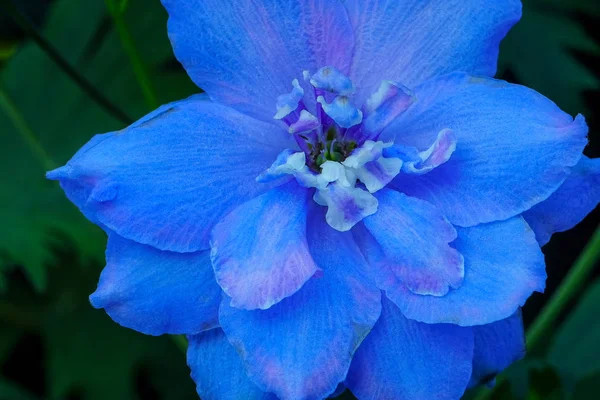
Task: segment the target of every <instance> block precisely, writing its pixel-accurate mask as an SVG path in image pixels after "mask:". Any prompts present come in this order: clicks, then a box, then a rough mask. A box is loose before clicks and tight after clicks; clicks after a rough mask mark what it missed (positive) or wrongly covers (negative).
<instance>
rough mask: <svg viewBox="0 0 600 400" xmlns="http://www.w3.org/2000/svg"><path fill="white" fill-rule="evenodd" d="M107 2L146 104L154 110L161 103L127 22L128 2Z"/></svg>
mask: <svg viewBox="0 0 600 400" xmlns="http://www.w3.org/2000/svg"><path fill="white" fill-rule="evenodd" d="M105 2H106V6H107V8H108V10H109V12H110V14H111V15H112V18H113V22H114V24H115V28H116V29H117V32H118V33H119V37H120V38H121V43H122V45H123V49H124V50H125V52H126V53H127V56H128V57H129V62H130V63H131V66H132V68H133V72H134V74H135V77H136V79H137V81H138V84H139V86H140V88H141V89H142V94H143V95H144V99H145V100H146V105H147V106H148V108H149V109H150V110H154V109H155V108H157V107H158V106H159V104H158V100H157V96H156V93H155V91H154V87H153V85H152V81H151V80H150V74H149V73H148V68H147V66H146V64H145V63H144V62H143V60H142V57H141V56H140V53H139V51H138V50H137V47H136V46H135V42H134V40H133V37H132V36H131V32H130V31H129V28H128V27H127V23H126V22H125V11H126V9H127V4H128V2H125V1H123V0H121V1H119V0H105Z"/></svg>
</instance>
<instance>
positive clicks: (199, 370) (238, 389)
mask: <svg viewBox="0 0 600 400" xmlns="http://www.w3.org/2000/svg"><path fill="white" fill-rule="evenodd" d="M188 341H189V346H188V351H187V359H188V365H189V367H190V369H191V370H192V379H194V381H195V382H196V390H197V391H198V394H199V395H200V397H201V398H202V400H240V399H244V400H277V397H275V395H273V394H270V393H265V392H263V391H261V390H260V389H259V388H258V387H257V386H256V385H255V384H254V383H252V381H251V380H250V379H248V376H247V375H246V371H244V366H243V365H242V361H241V360H240V356H239V354H237V353H236V352H235V349H234V348H233V346H231V344H229V342H228V341H227V337H226V336H225V333H223V331H222V330H221V329H220V328H217V329H213V330H210V331H208V332H203V333H201V334H199V335H194V336H188Z"/></svg>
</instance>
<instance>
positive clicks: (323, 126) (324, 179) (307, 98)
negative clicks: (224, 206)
mask: <svg viewBox="0 0 600 400" xmlns="http://www.w3.org/2000/svg"><path fill="white" fill-rule="evenodd" d="M354 92H355V88H354V85H353V84H352V81H351V80H350V79H349V78H348V77H347V76H345V75H344V74H342V73H341V72H340V71H338V70H337V69H335V68H333V67H323V68H321V69H319V70H318V71H317V72H316V73H315V74H313V75H311V74H310V73H309V72H308V71H305V72H304V73H303V79H302V80H298V79H294V81H293V82H292V91H291V92H290V93H287V94H284V95H281V96H279V98H278V99H277V103H276V107H277V113H276V114H275V117H274V118H275V119H277V120H281V121H283V122H284V123H285V124H286V125H287V127H288V132H289V133H290V134H291V135H292V136H293V137H294V139H295V141H296V143H297V144H298V147H299V150H300V151H294V150H291V149H287V150H284V151H283V152H282V153H281V154H280V155H279V156H278V157H277V159H276V160H275V162H274V163H273V165H272V166H271V167H270V168H269V169H268V170H267V171H265V172H264V173H262V174H261V175H260V176H258V177H257V178H256V179H257V181H258V182H268V181H271V180H274V179H277V178H279V177H281V176H284V175H293V176H294V177H295V178H296V180H297V181H298V183H299V184H300V185H302V186H304V187H307V188H314V189H316V191H315V195H314V197H313V198H314V200H315V202H317V203H318V204H319V205H322V206H325V207H327V208H328V210H327V215H326V218H327V222H328V223H329V225H331V226H332V227H333V228H335V229H337V230H339V231H348V230H350V229H351V228H352V227H353V226H354V225H356V224H357V223H358V222H360V221H361V220H362V219H363V218H365V217H367V216H369V215H372V214H374V213H375V212H376V211H377V207H378V201H377V198H376V197H375V196H373V193H375V192H377V191H379V190H381V189H383V188H384V187H385V186H386V185H387V184H388V183H390V182H391V181H392V180H393V179H394V177H396V175H398V174H399V173H400V171H401V170H403V169H404V168H406V170H407V171H409V173H424V172H423V171H425V172H428V171H429V170H430V169H432V168H433V167H435V166H437V165H439V164H440V163H442V162H445V161H446V160H447V158H449V156H450V154H451V153H452V151H454V148H453V147H452V145H453V144H454V145H455V141H453V136H451V132H450V131H447V134H445V136H443V137H442V141H443V143H442V145H439V143H438V141H440V138H438V141H436V144H438V145H437V147H436V144H434V146H432V149H429V150H427V151H425V152H419V151H418V150H416V149H412V148H400V147H398V146H394V147H392V146H393V143H384V142H382V141H379V136H380V134H381V132H382V131H383V130H384V129H385V128H386V127H387V126H388V125H389V124H390V123H391V122H392V121H393V120H395V119H396V118H397V117H398V116H399V115H401V114H402V113H404V112H405V111H406V110H407V109H408V108H409V107H410V106H411V105H412V103H413V102H414V100H415V98H414V96H413V95H412V94H411V93H410V91H409V90H408V89H406V88H405V87H403V86H402V85H399V84H397V83H394V82H390V81H384V82H382V84H381V86H380V87H379V89H378V90H377V91H376V92H375V93H374V94H373V95H372V96H371V97H370V98H369V99H368V100H367V101H366V103H365V104H364V105H363V106H362V107H361V108H360V109H359V108H357V107H356V106H355V105H354V104H353V102H352V97H353V94H354ZM439 148H441V150H442V152H440V151H439ZM444 151H445V153H444ZM431 160H433V161H431ZM433 163H437V164H436V165H433ZM432 165H433V166H432ZM428 168H429V169H428Z"/></svg>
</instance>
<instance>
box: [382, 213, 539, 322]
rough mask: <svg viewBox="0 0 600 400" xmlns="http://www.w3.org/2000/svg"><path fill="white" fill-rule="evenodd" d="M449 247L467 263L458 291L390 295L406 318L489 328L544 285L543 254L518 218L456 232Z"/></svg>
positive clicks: (528, 229) (408, 291)
mask: <svg viewBox="0 0 600 400" xmlns="http://www.w3.org/2000/svg"><path fill="white" fill-rule="evenodd" d="M457 231H458V238H457V239H456V240H455V241H454V242H453V243H452V246H453V247H454V248H456V249H457V250H458V251H459V252H460V253H461V254H462V255H463V256H464V259H465V278H464V281H463V284H462V285H461V287H460V288H458V289H456V290H451V291H450V292H448V293H447V294H446V295H445V296H442V297H435V296H421V295H417V294H415V293H413V292H411V291H410V290H408V289H404V288H403V287H402V286H400V287H399V288H398V290H396V291H394V292H393V296H392V294H391V293H392V292H388V297H390V299H391V300H392V301H393V302H394V303H396V305H398V307H399V308H400V309H401V310H402V313H403V314H404V315H405V316H406V317H407V318H410V319H414V320H417V321H421V322H425V323H428V324H437V323H450V324H456V325H461V326H473V325H483V324H489V323H491V322H495V321H499V320H501V319H505V318H508V317H510V316H511V315H512V314H514V313H515V312H516V311H517V310H518V309H519V307H520V306H522V305H523V304H525V301H526V300H527V299H528V298H529V296H531V294H532V293H533V292H543V291H544V287H545V282H546V270H545V263H544V255H543V254H542V252H541V250H540V246H539V245H538V243H537V241H536V240H535V236H534V234H533V232H532V230H531V228H529V226H528V225H527V223H526V222H525V221H524V220H523V218H521V217H516V218H512V219H509V220H506V221H502V222H494V223H489V224H483V225H478V226H475V227H472V228H458V229H457Z"/></svg>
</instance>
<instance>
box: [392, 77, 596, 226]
mask: <svg viewBox="0 0 600 400" xmlns="http://www.w3.org/2000/svg"><path fill="white" fill-rule="evenodd" d="M415 93H416V97H417V98H418V101H417V102H416V103H415V104H413V106H412V107H411V108H409V109H408V110H407V111H406V112H405V113H404V114H402V115H401V116H400V118H398V119H397V120H396V121H395V122H393V123H392V124H391V125H390V126H389V127H388V128H387V129H386V130H385V131H384V132H383V134H382V139H381V140H385V137H386V135H387V136H391V137H395V139H396V143H397V144H400V145H406V146H413V147H417V148H418V149H419V150H425V149H427V148H428V147H429V146H430V145H431V143H433V142H434V141H435V138H436V135H437V134H438V132H440V131H441V130H443V129H446V128H450V129H452V131H453V132H454V134H455V135H456V140H457V146H456V151H455V152H454V153H453V154H452V157H451V158H450V160H449V161H448V162H446V163H444V164H443V165H440V166H438V167H437V168H435V169H434V170H433V171H431V172H429V173H427V174H425V175H422V176H415V175H407V174H400V175H398V176H397V177H396V179H395V180H394V181H393V182H392V183H391V185H392V186H393V187H394V188H396V189H398V190H399V191H401V192H404V193H406V194H408V195H409V196H413V197H418V198H420V199H423V200H427V201H428V202H430V203H432V204H433V205H435V206H436V207H438V208H439V209H440V211H441V212H442V213H443V214H444V215H445V216H446V217H447V218H448V219H449V220H450V222H452V223H453V224H455V225H459V226H473V225H477V224H479V223H486V222H492V221H498V220H504V219H508V218H510V217H513V216H515V215H519V214H521V213H522V212H524V211H526V210H528V209H530V208H531V207H532V206H534V205H535V204H537V203H539V202H541V201H542V200H545V199H546V198H548V197H549V196H550V195H551V194H552V193H553V192H554V191H555V190H556V189H557V188H558V187H559V186H560V185H561V184H562V182H563V181H564V180H565V179H566V177H567V176H568V174H569V171H570V167H573V166H574V165H576V164H577V162H578V161H579V159H580V158H581V152H582V151H583V148H584V147H585V145H586V144H587V139H586V135H587V131H588V129H587V126H586V124H585V121H584V118H583V117H582V116H578V117H577V118H576V119H575V121H573V118H572V117H571V116H570V115H568V114H566V113H564V112H562V111H561V110H560V109H559V108H558V107H557V106H556V105H555V104H554V103H552V102H551V101H550V100H548V99H546V98H545V97H543V96H541V95H540V94H538V93H536V92H534V91H533V90H530V89H527V88H525V87H522V86H518V85H512V84H508V83H506V82H502V81H497V80H493V79H488V78H472V77H469V76H467V75H464V74H462V73H455V74H451V75H446V76H444V77H440V78H437V79H435V80H432V81H429V82H427V83H425V84H423V85H422V86H420V87H418V88H416V90H415Z"/></svg>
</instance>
